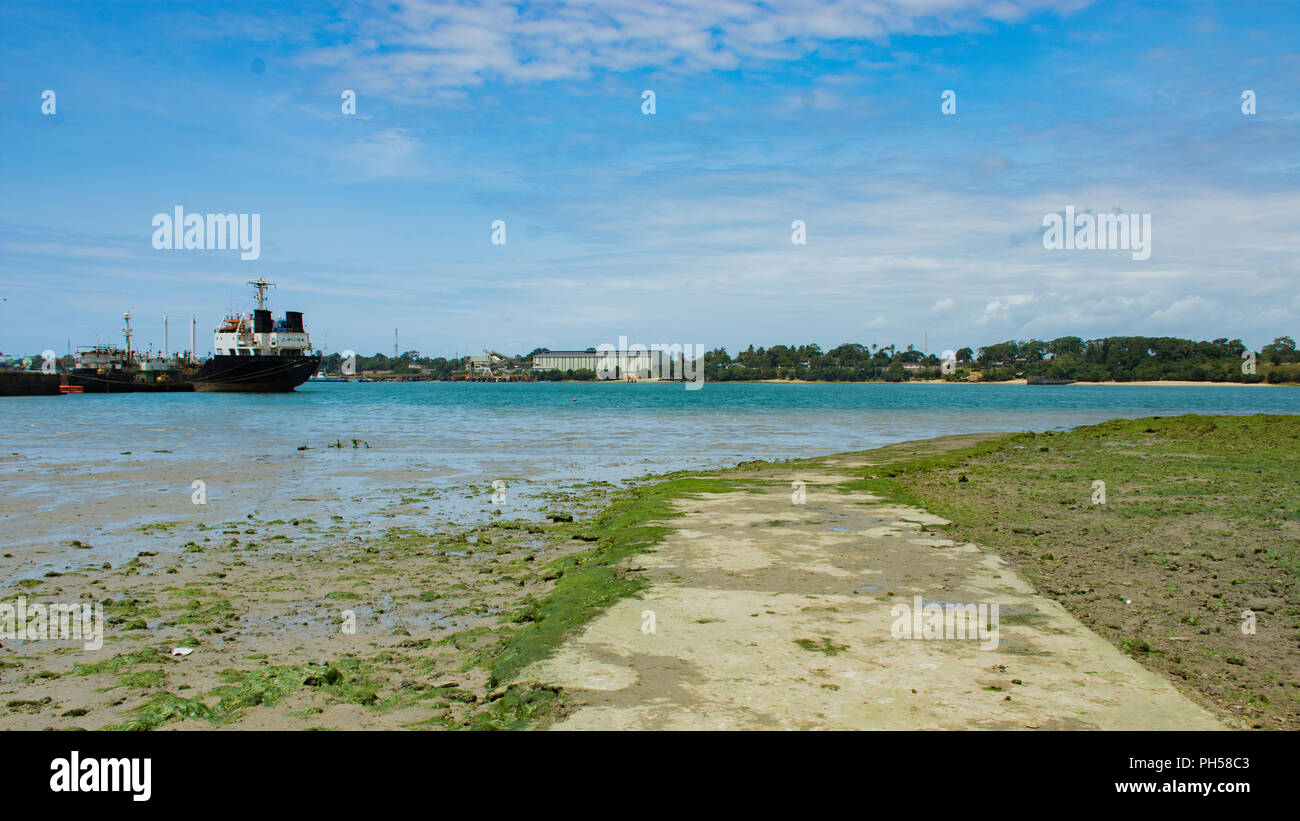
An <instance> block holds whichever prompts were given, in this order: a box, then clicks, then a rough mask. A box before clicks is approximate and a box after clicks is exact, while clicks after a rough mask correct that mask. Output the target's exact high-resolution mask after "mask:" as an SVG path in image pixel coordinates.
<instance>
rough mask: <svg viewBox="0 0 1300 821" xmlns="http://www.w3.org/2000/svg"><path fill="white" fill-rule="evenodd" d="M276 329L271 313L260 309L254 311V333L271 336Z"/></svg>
mask: <svg viewBox="0 0 1300 821" xmlns="http://www.w3.org/2000/svg"><path fill="white" fill-rule="evenodd" d="M274 329H275V323H274V322H272V321H271V312H270V311H267V310H264V309H262V308H258V309H256V310H254V311H253V333H255V334H269V333H271V331H273V330H274Z"/></svg>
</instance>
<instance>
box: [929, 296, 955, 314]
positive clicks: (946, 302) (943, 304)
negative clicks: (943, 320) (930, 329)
mask: <svg viewBox="0 0 1300 821" xmlns="http://www.w3.org/2000/svg"><path fill="white" fill-rule="evenodd" d="M955 307H957V301H956V300H954V299H953V298H952V297H944V298H943V299H939V300H936V301H935V303H934V304H933V305H931V306H930V314H931V315H932V316H943V315H944V314H950V313H952V309H953V308H955Z"/></svg>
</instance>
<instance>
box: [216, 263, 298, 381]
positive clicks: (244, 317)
mask: <svg viewBox="0 0 1300 821" xmlns="http://www.w3.org/2000/svg"><path fill="white" fill-rule="evenodd" d="M248 284H249V285H252V286H253V289H254V292H255V294H256V297H255V299H256V302H257V307H256V308H254V309H253V312H252V313H251V314H228V315H227V316H226V318H225V319H224V320H222V322H221V324H220V325H218V326H217V328H216V330H215V331H214V332H213V335H212V349H213V354H212V356H210V357H208V358H207V359H206V360H204V361H203V363H202V364H201V365H200V366H199V369H198V371H197V372H196V373H194V375H193V376H192V377H191V379H192V382H193V385H194V390H197V391H247V392H252V393H278V392H285V391H291V390H293V389H294V388H296V387H298V386H299V385H301V384H302V383H303V382H306V381H307V380H308V379H310V378H311V376H312V375H313V374H315V373H316V371H317V370H319V369H320V364H321V357H320V355H319V354H313V353H312V352H311V340H310V338H309V337H308V336H307V331H306V329H305V328H304V327H303V324H302V314H301V313H300V312H298V311H286V312H285V314H284V318H283V319H273V318H272V316H271V312H270V311H268V310H267V309H266V289H267V288H270V287H273V286H274V284H275V283H272V282H267V281H266V280H265V279H263V278H261V277H258V278H257V279H255V280H253V281H252V282H249V283H248Z"/></svg>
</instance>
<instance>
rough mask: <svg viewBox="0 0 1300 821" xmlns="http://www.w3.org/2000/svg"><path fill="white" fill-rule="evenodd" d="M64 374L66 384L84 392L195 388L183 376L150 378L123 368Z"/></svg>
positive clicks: (135, 391) (182, 390)
mask: <svg viewBox="0 0 1300 821" xmlns="http://www.w3.org/2000/svg"><path fill="white" fill-rule="evenodd" d="M62 376H63V384H64V385H70V386H73V387H79V388H81V392H82V393H185V392H188V391H192V390H194V384H193V383H192V382H190V381H188V380H187V379H185V378H184V377H183V376H182V377H179V378H173V377H171V376H168V377H167V378H164V379H159V378H157V377H155V378H153V379H150V378H149V376H148V374H146V373H141V372H134V371H121V370H113V371H108V372H106V373H99V372H98V371H92V370H74V371H69V372H67V373H65V374H63V375H62ZM56 390H57V389H56Z"/></svg>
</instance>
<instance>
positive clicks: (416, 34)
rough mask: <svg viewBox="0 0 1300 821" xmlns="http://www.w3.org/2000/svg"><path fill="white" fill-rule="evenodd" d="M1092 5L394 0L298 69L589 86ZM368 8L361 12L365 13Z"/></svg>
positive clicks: (424, 83)
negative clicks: (397, 2)
mask: <svg viewBox="0 0 1300 821" xmlns="http://www.w3.org/2000/svg"><path fill="white" fill-rule="evenodd" d="M1088 3H1089V0H911V2H896V1H895V0H855V2H844V3H838V4H834V5H827V4H825V3H823V2H821V0H794V1H793V2H785V3H779V4H770V5H769V4H753V3H746V2H738V1H737V0H712V2H708V3H698V4H697V3H677V2H668V1H667V0H595V1H594V2H593V0H587V2H581V1H579V2H571V3H565V4H555V5H547V6H520V5H518V4H515V3H508V2H504V0H486V2H479V3H452V2H446V0H419V1H417V2H408V3H404V4H402V5H401V6H400V7H399V8H398V10H397V11H396V12H395V13H394V12H389V11H387V9H388V8H389V7H390V4H389V3H387V2H375V3H373V4H371V5H372V6H375V7H377V8H374V9H373V11H371V10H363V11H362V12H361V13H360V14H359V15H358V16H357V17H358V19H356V20H355V21H354V20H347V18H346V17H345V20H346V23H347V25H349V26H351V27H353V28H354V35H353V36H352V37H350V38H349V39H348V40H347V41H346V42H343V43H341V44H335V45H329V46H323V47H312V48H309V49H308V50H306V51H305V52H304V53H303V54H302V56H301V57H299V62H300V63H301V64H303V65H309V66H322V67H330V68H335V69H339V70H340V71H345V72H347V73H348V74H350V75H352V76H353V77H355V78H356V79H357V85H363V86H364V87H365V88H367V89H368V90H369V91H371V92H375V93H388V94H390V95H392V96H408V95H414V94H418V93H423V92H427V91H429V90H431V89H438V88H447V87H459V86H465V85H474V84H477V83H480V82H483V81H485V80H503V81H506V82H517V83H519V82H522V83H528V82H544V81H550V80H584V79H586V78H588V77H590V76H591V75H592V73H593V72H596V71H613V72H632V71H641V70H646V69H669V70H673V71H677V72H682V73H699V72H705V71H711V70H715V69H724V70H731V69H735V68H737V67H739V66H740V65H742V64H744V63H748V62H751V61H768V60H795V59H801V58H803V57H804V56H806V55H808V54H810V53H812V52H813V51H815V50H816V49H818V48H819V47H821V46H822V45H824V44H825V42H826V41H829V40H853V39H859V40H880V39H883V38H886V37H888V36H890V35H894V34H903V35H917V34H920V35H930V34H932V35H939V34H949V33H953V32H961V31H975V30H981V29H985V28H988V27H989V25H990V23H991V22H997V23H1011V22H1018V21H1022V20H1024V19H1025V18H1026V17H1028V16H1030V15H1032V14H1034V13H1036V12H1040V11H1051V10H1054V11H1058V12H1063V13H1068V12H1071V11H1074V10H1076V9H1079V8H1082V7H1083V6H1086V5H1088ZM362 8H363V9H365V7H362Z"/></svg>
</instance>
